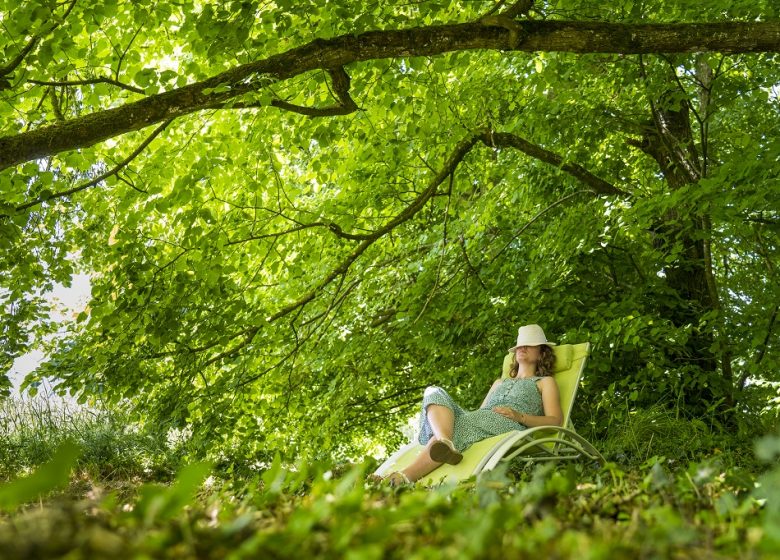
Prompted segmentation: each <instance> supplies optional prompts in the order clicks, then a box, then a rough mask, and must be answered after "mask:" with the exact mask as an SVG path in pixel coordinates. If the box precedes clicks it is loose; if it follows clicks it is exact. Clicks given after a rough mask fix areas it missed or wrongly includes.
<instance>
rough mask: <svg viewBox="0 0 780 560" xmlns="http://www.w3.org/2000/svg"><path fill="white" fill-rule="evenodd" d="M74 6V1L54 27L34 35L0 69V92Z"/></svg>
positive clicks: (8, 85)
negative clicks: (11, 74) (8, 77)
mask: <svg viewBox="0 0 780 560" xmlns="http://www.w3.org/2000/svg"><path fill="white" fill-rule="evenodd" d="M75 6H76V0H73V1H72V2H71V3H70V6H68V9H67V10H65V13H64V14H63V15H62V17H61V18H59V19H57V20H55V21H54V25H52V26H51V28H50V29H47V30H45V31H43V32H40V33H35V34H34V35H33V36H32V37H31V38H30V40H29V41H28V42H27V44H26V45H25V46H24V47H23V48H22V50H21V51H19V54H17V55H16V56H15V57H14V58H13V60H11V61H10V62H9V63H8V64H6V65H5V66H2V67H0V91H2V90H4V89H8V88H9V87H10V85H11V84H10V81H9V80H8V79H6V78H5V77H6V76H8V75H9V74H10V73H11V72H13V71H14V70H16V69H17V68H18V67H19V65H20V64H21V63H22V62H23V61H24V59H25V58H27V55H28V54H30V53H31V52H32V50H33V49H34V48H35V47H36V46H37V45H38V42H39V41H40V40H41V39H42V38H43V37H45V36H46V35H48V34H49V33H51V32H52V31H54V30H55V29H57V28H58V27H59V26H60V25H61V24H62V22H63V21H65V18H67V17H68V16H69V15H70V12H71V11H72V10H73V8H74V7H75Z"/></svg>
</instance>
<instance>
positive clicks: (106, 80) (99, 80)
mask: <svg viewBox="0 0 780 560" xmlns="http://www.w3.org/2000/svg"><path fill="white" fill-rule="evenodd" d="M27 82H28V83H30V84H35V85H39V86H64V87H69V86H87V85H92V84H110V85H112V86H117V87H120V88H122V89H126V90H129V91H132V92H135V93H140V94H141V95H143V94H144V93H145V92H144V90H142V89H141V88H139V87H135V86H131V85H128V84H123V83H122V82H120V81H118V80H115V79H113V78H87V79H84V80H63V81H60V82H57V81H47V80H27Z"/></svg>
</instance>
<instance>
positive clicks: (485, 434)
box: [419, 377, 544, 451]
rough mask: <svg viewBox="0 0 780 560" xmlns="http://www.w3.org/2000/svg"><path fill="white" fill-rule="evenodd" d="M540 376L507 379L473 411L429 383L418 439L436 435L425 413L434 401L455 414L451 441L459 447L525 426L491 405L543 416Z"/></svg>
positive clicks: (524, 427)
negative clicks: (498, 411)
mask: <svg viewBox="0 0 780 560" xmlns="http://www.w3.org/2000/svg"><path fill="white" fill-rule="evenodd" d="M539 379H541V377H524V378H515V379H504V380H503V381H502V382H501V384H500V385H499V386H498V387H496V389H495V390H494V391H493V392H492V393H490V396H489V397H488V400H487V402H485V406H483V407H482V408H479V409H477V410H473V411H468V410H465V409H464V408H463V407H461V406H460V405H459V404H458V403H456V402H455V400H454V399H453V398H452V397H451V396H450V395H449V394H448V393H447V391H445V390H444V389H442V388H441V387H428V388H427V389H425V393H424V395H423V401H422V412H421V413H420V437H419V442H420V443H421V444H422V445H425V444H426V443H428V441H429V440H430V439H431V437H433V431H432V430H431V425H430V423H429V422H428V416H427V414H426V412H427V410H428V405H431V404H439V405H442V406H446V407H447V408H449V409H450V410H452V412H453V413H454V414H455V427H454V430H453V436H452V443H453V444H454V445H455V448H456V449H457V450H458V451H463V450H465V449H466V448H468V447H469V446H470V445H472V444H474V443H476V442H478V441H481V440H483V439H485V438H489V437H491V436H496V435H498V434H503V433H506V432H511V431H512V430H524V429H526V426H524V425H523V424H520V423H519V422H515V421H514V420H510V419H509V418H507V417H506V416H503V415H501V414H499V413H497V412H493V411H492V410H491V409H492V408H493V407H494V406H507V407H509V408H511V409H512V410H515V411H516V412H520V413H523V414H528V415H531V416H543V415H544V407H543V406H542V395H541V393H540V392H539V388H538V387H537V386H536V382H537V381H538V380H539Z"/></svg>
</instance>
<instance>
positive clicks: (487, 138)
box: [480, 131, 631, 197]
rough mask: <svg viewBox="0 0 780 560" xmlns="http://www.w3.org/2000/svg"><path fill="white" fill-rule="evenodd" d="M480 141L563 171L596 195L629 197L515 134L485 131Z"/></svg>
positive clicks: (586, 171)
mask: <svg viewBox="0 0 780 560" xmlns="http://www.w3.org/2000/svg"><path fill="white" fill-rule="evenodd" d="M480 140H481V141H482V142H483V143H484V144H485V145H486V146H492V147H496V148H503V147H511V148H515V149H517V150H520V151H521V152H523V153H524V154H526V155H529V156H531V157H533V158H535V159H538V160H539V161H543V162H544V163H549V164H550V165H554V166H555V167H557V168H559V169H560V170H561V171H565V172H566V173H568V174H569V175H571V176H572V177H574V178H576V179H578V180H580V181H582V182H583V183H585V184H586V185H587V186H588V187H590V189H591V190H592V191H593V192H595V193H596V194H602V195H618V196H622V197H630V196H631V194H630V193H628V192H626V191H624V190H622V189H619V188H617V187H616V186H614V185H613V184H611V183H608V182H606V181H605V180H603V179H601V178H600V177H597V176H596V175H594V174H593V173H591V172H590V171H588V170H587V169H585V168H584V167H582V166H581V165H578V164H576V163H566V162H565V161H564V159H563V158H562V157H561V156H559V155H558V154H556V153H554V152H551V151H549V150H546V149H545V148H542V147H541V146H539V145H537V144H533V143H531V142H529V141H528V140H525V139H523V138H521V137H519V136H517V135H515V134H511V133H509V132H493V131H487V132H484V133H482V134H481V135H480Z"/></svg>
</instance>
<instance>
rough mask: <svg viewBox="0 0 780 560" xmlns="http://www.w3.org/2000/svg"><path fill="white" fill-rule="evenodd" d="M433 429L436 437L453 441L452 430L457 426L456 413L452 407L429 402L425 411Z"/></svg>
mask: <svg viewBox="0 0 780 560" xmlns="http://www.w3.org/2000/svg"><path fill="white" fill-rule="evenodd" d="M425 415H426V417H427V418H428V423H429V424H430V426H431V431H432V432H433V435H434V437H435V438H436V439H446V440H448V441H452V432H453V429H454V427H455V413H454V412H453V411H452V409H451V408H447V407H446V406H443V405H440V404H429V405H428V409H427V410H426V411H425Z"/></svg>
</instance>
